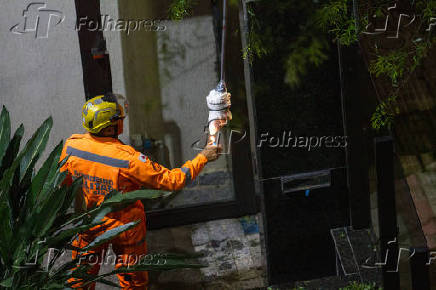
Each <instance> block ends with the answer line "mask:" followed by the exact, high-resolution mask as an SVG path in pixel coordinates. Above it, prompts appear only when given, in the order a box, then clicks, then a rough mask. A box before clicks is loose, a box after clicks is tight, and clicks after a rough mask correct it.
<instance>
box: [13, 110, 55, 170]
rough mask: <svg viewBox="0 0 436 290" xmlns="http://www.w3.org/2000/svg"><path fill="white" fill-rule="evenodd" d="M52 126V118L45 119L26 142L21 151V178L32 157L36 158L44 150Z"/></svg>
mask: <svg viewBox="0 0 436 290" xmlns="http://www.w3.org/2000/svg"><path fill="white" fill-rule="evenodd" d="M52 127H53V119H52V118H51V117H50V118H48V119H47V120H45V121H44V122H43V123H42V125H41V126H40V127H39V128H38V130H36V132H35V133H34V134H33V136H32V138H30V140H29V141H28V142H27V144H26V146H25V148H24V149H23V151H22V153H23V156H22V160H21V166H20V177H21V178H23V176H24V174H25V173H26V171H27V169H28V167H29V165H30V164H31V163H32V160H33V159H38V156H41V153H42V152H43V151H44V149H45V146H46V145H47V141H48V138H49V135H50V130H51V128H52Z"/></svg>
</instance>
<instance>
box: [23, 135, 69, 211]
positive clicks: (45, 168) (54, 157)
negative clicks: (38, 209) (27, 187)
mask: <svg viewBox="0 0 436 290" xmlns="http://www.w3.org/2000/svg"><path fill="white" fill-rule="evenodd" d="M62 146H63V142H60V143H59V144H58V145H57V146H56V147H55V148H54V149H53V151H52V152H51V153H50V155H49V157H48V158H47V160H46V161H45V162H44V164H43V165H42V167H41V169H40V170H39V171H38V173H37V174H36V176H35V177H34V178H33V181H32V195H31V198H30V200H29V203H28V206H29V207H30V208H32V207H33V206H34V205H35V201H36V200H37V199H38V195H39V193H40V192H41V190H42V188H43V186H44V184H46V183H47V182H48V181H51V180H52V177H53V176H54V174H55V173H56V170H57V165H58V162H59V157H60V156H61V152H62Z"/></svg>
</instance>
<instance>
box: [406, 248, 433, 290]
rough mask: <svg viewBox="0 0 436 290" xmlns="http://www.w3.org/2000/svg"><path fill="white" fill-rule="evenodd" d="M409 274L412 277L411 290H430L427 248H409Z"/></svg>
mask: <svg viewBox="0 0 436 290" xmlns="http://www.w3.org/2000/svg"><path fill="white" fill-rule="evenodd" d="M410 253H411V257H410V260H409V263H410V272H411V275H412V289H414V290H430V289H431V287H430V276H429V268H430V266H429V265H428V262H429V251H428V248H427V247H421V248H410Z"/></svg>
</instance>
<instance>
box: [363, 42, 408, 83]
mask: <svg viewBox="0 0 436 290" xmlns="http://www.w3.org/2000/svg"><path fill="white" fill-rule="evenodd" d="M406 60H407V53H405V52H404V51H401V50H399V51H393V52H391V53H389V54H387V55H378V56H377V58H376V59H375V60H374V61H373V62H372V63H371V65H370V67H369V71H370V72H371V73H373V74H375V76H376V77H379V76H381V75H384V76H386V77H388V78H390V79H391V81H392V84H394V85H398V80H399V79H400V78H402V77H403V76H404V72H405V71H406V67H405V65H406Z"/></svg>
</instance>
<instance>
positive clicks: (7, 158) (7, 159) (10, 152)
mask: <svg viewBox="0 0 436 290" xmlns="http://www.w3.org/2000/svg"><path fill="white" fill-rule="evenodd" d="M23 135H24V126H23V124H21V125H20V127H18V129H17V130H16V131H15V133H14V136H13V137H12V140H11V142H10V143H9V145H8V148H7V149H6V153H5V155H4V156H3V159H2V164H1V167H0V179H1V178H3V175H4V173H5V171H6V170H7V169H8V168H9V167H10V166H11V165H12V163H13V162H14V160H15V158H16V157H17V154H18V151H19V150H20V143H21V139H22V138H23Z"/></svg>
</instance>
